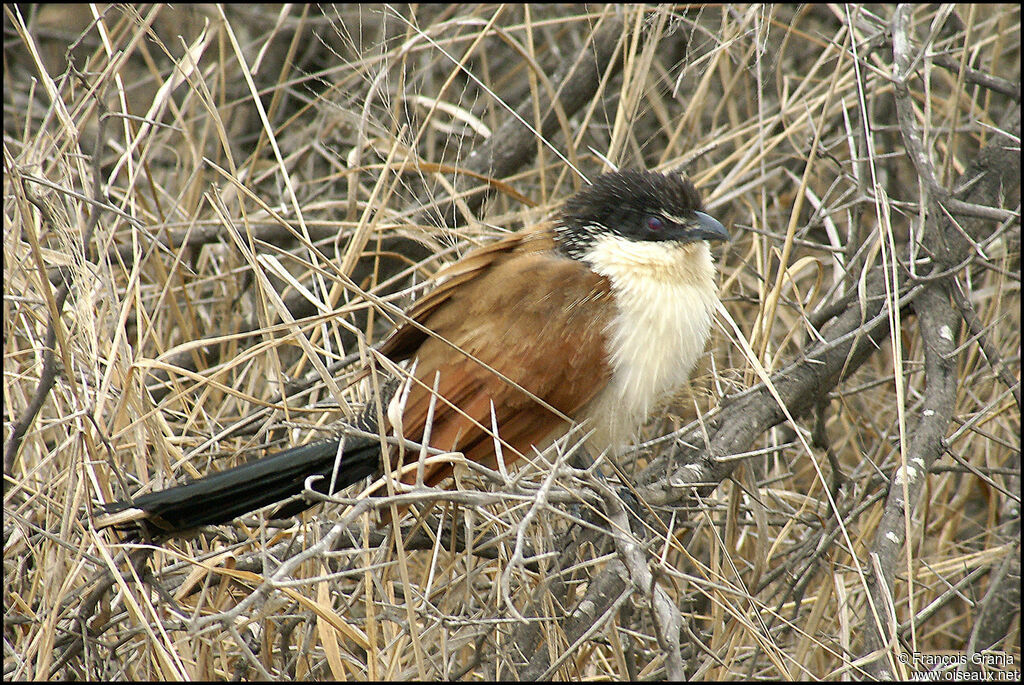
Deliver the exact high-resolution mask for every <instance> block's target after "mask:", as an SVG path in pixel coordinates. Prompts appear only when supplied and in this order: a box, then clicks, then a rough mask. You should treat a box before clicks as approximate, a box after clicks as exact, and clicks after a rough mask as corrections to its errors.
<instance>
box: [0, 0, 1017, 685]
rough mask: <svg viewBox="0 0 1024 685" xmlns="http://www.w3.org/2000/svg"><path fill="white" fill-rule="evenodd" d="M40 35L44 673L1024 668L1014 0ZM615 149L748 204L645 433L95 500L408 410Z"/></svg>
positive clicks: (466, 8) (30, 25) (19, 571)
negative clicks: (502, 276)
mask: <svg viewBox="0 0 1024 685" xmlns="http://www.w3.org/2000/svg"><path fill="white" fill-rule="evenodd" d="M4 39H5V46H4V64H5V69H4V180H3V211H4V350H3V352H4V377H3V392H4V448H5V461H4V576H5V583H4V606H5V614H4V619H5V620H4V637H5V642H4V677H5V679H8V680H24V679H51V678H52V679H64V678H71V679H86V678H88V679H95V680H115V679H137V680H158V679H178V678H182V679H186V678H187V679H232V678H240V679H279V678H280V679H285V678H296V679H337V680H366V679H402V680H408V679H451V678H455V679H467V680H482V679H507V678H523V679H526V678H530V679H532V678H559V679H572V680H595V679H624V678H632V679H650V678H670V679H676V678H681V677H684V676H686V677H690V678H694V679H699V680H711V679H741V678H743V679H746V678H768V679H786V678H793V679H829V680H840V679H846V678H856V679H860V678H871V677H908V676H909V675H911V674H913V673H917V672H921V671H924V670H931V669H934V668H936V663H937V662H938V661H942V660H943V659H944V662H943V663H945V664H946V665H947V667H948V665H949V664H953V667H955V666H956V664H957V663H960V662H963V664H964V667H965V668H969V669H974V670H987V671H1005V672H1014V671H1015V672H1017V673H1019V668H1020V656H1021V655H1020V613H1019V612H1020V593H1019V588H1020V565H1019V554H1020V342H1021V340H1020V330H1021V320H1020V218H1019V217H1020V215H1019V211H1020V166H1019V165H1020V162H1019V152H1018V151H1019V135H1020V110H1019V108H1020V104H1019V103H1020V60H1021V54H1020V15H1019V8H1018V6H1017V5H991V6H985V7H982V6H978V5H964V6H949V5H943V6H939V7H936V6H932V5H929V6H913V7H901V8H897V7H895V6H872V8H871V9H868V8H867V7H863V6H856V5H851V6H836V5H827V6H826V5H805V6H791V5H780V6H743V5H739V6H737V5H729V6H722V7H717V6H716V7H705V8H697V7H688V6H672V7H668V6H643V7H640V6H628V7H625V6H601V5H587V6H564V5H562V6H533V5H528V6H492V5H487V6H475V5H423V6H414V7H397V6H380V5H345V6H338V7H321V6H286V8H285V9H280V8H277V7H272V6H263V5H251V6H239V5H232V6H227V7H219V6H206V5H203V6H179V5H174V6H165V5H144V6H102V5H101V6H82V5H79V6H60V5H43V6H25V5H21V6H14V5H7V6H5V7H4ZM552 102H554V103H555V105H554V106H552V104H551V103H552ZM606 162H610V163H612V164H614V165H616V166H619V167H642V168H656V169H662V170H665V169H675V168H682V169H684V170H685V171H686V172H687V173H688V174H690V176H691V177H692V178H693V179H694V180H695V182H696V183H697V185H698V187H700V188H701V189H702V191H703V194H704V196H705V198H706V205H707V208H708V210H707V211H709V212H710V213H711V214H713V215H714V216H716V217H717V218H719V219H720V220H722V221H723V223H725V224H726V225H727V226H729V227H730V228H731V231H732V233H733V235H734V240H733V242H731V243H730V244H729V245H727V246H724V247H723V248H721V249H720V250H719V249H717V248H716V253H717V260H718V265H719V269H720V274H721V277H720V282H721V296H722V302H723V307H722V310H721V311H720V312H719V316H718V320H717V326H716V331H715V333H714V335H713V340H712V343H711V344H710V345H709V351H708V354H707V355H706V359H705V360H704V362H702V364H701V366H700V368H699V370H698V372H696V373H695V377H694V379H693V383H692V388H691V391H690V392H688V393H686V394H684V396H682V397H680V398H677V400H676V401H675V402H674V403H673V404H672V405H671V406H670V407H668V408H666V410H665V411H664V412H663V413H662V414H661V415H660V416H659V417H658V418H657V420H655V421H653V422H652V423H651V424H650V425H649V426H647V427H646V428H645V429H644V431H643V434H642V435H641V436H640V447H639V448H638V449H636V450H633V451H630V452H629V453H627V454H623V455H618V456H615V457H614V458H612V457H610V456H604V457H601V456H599V455H591V456H593V457H597V459H596V466H595V467H593V468H587V467H586V461H585V460H581V459H580V458H579V456H578V455H575V454H574V449H573V448H574V446H575V443H576V441H577V440H578V439H579V437H580V436H579V435H578V434H572V435H570V436H568V439H567V440H566V441H564V442H562V443H560V444H558V445H555V446H554V447H553V448H552V449H550V450H548V451H546V452H545V453H543V454H540V455H537V456H536V457H535V458H534V459H533V460H532V462H531V463H528V464H524V465H522V466H521V467H519V468H510V469H508V471H507V472H506V471H504V470H502V471H497V472H489V473H485V472H481V471H480V470H479V469H476V470H474V469H472V468H469V467H467V466H465V465H462V466H457V468H456V477H455V478H454V480H453V482H450V483H449V484H448V489H446V490H443V491H438V490H429V489H424V488H420V489H417V490H414V491H413V492H412V493H409V494H406V495H395V494H390V496H389V493H393V486H392V485H389V484H386V483H385V484H380V490H379V491H378V494H379V495H383V496H380V497H375V498H365V497H363V498H360V497H359V495H360V493H359V492H358V488H353V489H352V490H350V491H348V492H346V493H345V495H346V497H345V498H339V502H336V503H329V504H324V505H320V506H318V507H316V508H314V509H312V510H311V511H310V513H308V514H306V515H305V516H304V517H303V519H302V521H299V522H296V523H294V524H293V525H292V526H291V527H290V528H275V527H272V526H270V525H268V522H267V521H266V519H265V518H264V517H263V516H262V514H259V513H258V514H253V515H250V516H246V517H243V518H242V519H241V520H239V521H237V522H235V523H233V524H231V525H227V526H220V527H217V528H215V529H207V530H203V531H201V532H200V533H199V534H197V535H194V536H191V537H186V538H179V539H174V540H170V541H167V542H165V543H164V544H162V545H159V546H153V545H146V544H141V545H132V544H127V543H126V542H125V541H124V540H121V539H119V538H118V536H117V535H115V534H114V533H112V532H110V531H101V532H98V531H96V530H95V528H94V527H93V525H92V521H93V517H94V515H95V514H96V513H98V511H99V510H98V506H99V505H100V504H102V503H107V502H111V501H113V500H117V499H120V498H123V497H126V496H128V495H131V494H138V493H142V492H147V491H151V490H154V489H159V488H163V487H166V486H169V485H171V484H174V483H178V482H181V481H182V480H184V479H186V478H190V477H196V476H199V475H201V474H204V473H207V472H209V471H211V470H214V469H222V468H226V467H229V466H231V465H233V464H236V463H239V462H242V461H245V460H247V459H252V458H255V457H258V456H260V455H262V454H267V453H271V452H273V451H275V450H277V449H280V448H281V447H282V446H285V445H292V444H299V443H301V442H304V441H308V440H312V439H315V438H316V437H318V436H321V435H323V434H324V433H325V431H330V430H332V429H334V428H336V427H337V425H339V422H344V421H352V420H354V418H355V417H356V416H358V414H359V412H361V411H363V410H364V407H369V408H370V409H369V411H373V410H374V407H375V403H377V402H378V400H379V384H380V383H383V382H385V380H386V379H387V377H388V376H389V370H388V369H386V368H384V367H383V366H382V364H381V363H380V360H378V359H377V358H376V357H375V356H374V353H373V346H374V345H375V344H376V343H377V342H379V341H380V340H381V339H382V338H383V336H384V335H386V333H387V331H388V329H389V325H390V323H391V322H393V321H396V320H399V317H400V316H401V314H400V312H401V309H402V308H403V307H405V306H406V305H408V303H409V302H411V301H412V299H413V298H414V297H415V295H417V294H418V293H419V292H421V288H420V286H421V285H422V284H423V282H424V280H425V279H426V278H427V277H428V276H429V275H430V274H432V273H433V272H435V271H436V270H437V269H438V268H439V267H440V266H442V265H443V264H445V263H448V262H450V261H451V260H453V259H455V258H457V257H458V256H459V255H460V254H463V253H464V252H466V251H467V250H468V249H470V248H472V247H473V246H476V245H480V244H485V243H487V242H488V241H490V240H492V239H494V238H495V237H496V236H499V235H501V234H502V233H504V232H507V231H512V230H517V229H519V228H521V227H522V226H523V225H524V224H527V223H529V222H531V221H535V220H538V219H540V218H542V217H544V216H545V215H546V214H547V213H548V212H550V211H551V210H552V209H554V208H555V207H557V204H558V202H559V201H560V200H561V199H563V198H565V197H566V196H567V195H569V194H571V193H572V192H573V191H574V190H575V189H577V188H579V187H581V185H582V184H583V183H584V181H583V178H582V176H587V177H592V176H593V175H595V174H597V173H600V172H601V171H602V170H605V169H606V168H607V167H606ZM367 368H373V369H375V373H374V374H372V375H371V376H370V377H369V378H363V379H360V374H361V373H362V372H363V371H364V370H365V369H367ZM391 371H394V370H391ZM398 373H401V371H398ZM437 458H445V459H451V460H453V461H455V462H456V464H457V465H458V464H461V463H462V462H461V461H460V460H461V457H460V456H459V455H446V456H443V457H437ZM399 502H400V503H403V504H407V503H412V504H413V508H412V510H411V511H410V513H409V514H407V515H405V516H403V517H399V518H397V519H394V520H389V517H388V514H389V513H391V512H394V511H396V509H394V507H395V506H396V503H399ZM264 513H265V512H264ZM972 662H974V663H972Z"/></svg>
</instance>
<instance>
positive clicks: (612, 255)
mask: <svg viewBox="0 0 1024 685" xmlns="http://www.w3.org/2000/svg"><path fill="white" fill-rule="evenodd" d="M585 260H586V261H587V262H588V263H589V264H590V266H591V268H592V269H593V270H594V271H595V272H596V273H598V274H600V275H602V276H604V277H606V278H607V279H608V280H609V282H610V284H611V289H612V292H613V294H614V301H615V303H616V313H615V316H614V317H613V319H612V321H611V323H610V325H609V330H608V331H607V340H608V348H609V349H608V353H609V355H610V358H611V365H612V377H611V380H610V381H609V383H608V385H607V387H606V388H605V389H604V390H602V391H601V392H600V393H599V394H598V395H597V397H595V398H594V399H593V400H592V401H591V403H590V406H589V407H588V408H587V411H586V412H584V414H585V416H587V417H588V418H589V419H590V425H591V426H592V427H593V428H594V434H593V435H592V437H591V444H592V445H593V446H594V447H595V448H597V449H604V448H606V447H611V448H612V449H619V448H621V447H623V446H625V445H626V444H628V443H629V442H630V441H631V440H632V439H633V437H634V436H635V434H636V431H637V430H638V429H639V428H640V427H641V426H642V425H643V424H644V423H645V422H646V421H647V419H648V417H649V416H650V414H651V412H652V411H653V410H655V409H656V408H658V406H659V404H661V403H663V402H665V401H666V400H668V399H669V398H671V396H672V395H674V394H675V393H676V392H678V391H679V390H680V389H681V388H682V386H683V385H684V384H685V383H686V381H687V380H688V379H689V377H690V372H691V371H692V370H693V367H694V365H695V364H696V363H697V360H698V359H699V358H700V356H701V354H703V353H704V347H705V345H706V344H707V340H708V336H709V335H710V333H711V321H712V316H713V312H714V309H715V302H716V301H717V297H718V296H717V287H716V285H715V265H714V261H713V260H712V258H711V251H710V249H709V248H708V244H707V243H706V242H704V241H697V242H694V243H689V244H686V245H678V244H671V243H669V244H666V243H664V242H638V241H631V240H626V239H623V238H619V237H615V236H607V237H601V238H598V239H597V240H596V241H595V242H594V244H593V246H592V247H591V249H590V250H589V251H588V252H587V254H586V256H585Z"/></svg>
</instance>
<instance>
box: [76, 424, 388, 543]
mask: <svg viewBox="0 0 1024 685" xmlns="http://www.w3.org/2000/svg"><path fill="white" fill-rule="evenodd" d="M339 442H340V441H339V440H338V439H334V440H327V441H324V442H315V443H310V444H307V445H301V446H299V447H294V448H292V449H288V450H284V451H283V452H278V453H277V454H273V455H271V456H269V457H265V458H263V459H258V460H256V461H253V462H250V463H248V464H242V465H241V466H236V467H235V468H232V469H228V470H226V471H221V472H219V473H214V474H212V475H209V476H206V477H205V478H200V479H199V480H196V481H192V482H190V483H186V484H185V485H180V486H178V487H174V488H169V489H167V490H161V491H160V492H153V493H150V494H147V495H141V496H139V497H135V498H134V499H133V500H132V501H131V502H126V501H122V502H115V503H113V504H111V505H108V507H107V512H108V513H107V514H106V515H104V516H103V517H100V518H99V519H97V522H96V523H97V526H98V527H100V528H104V527H108V526H113V527H115V528H118V529H121V530H127V531H130V532H131V531H135V532H138V531H140V530H141V531H145V532H148V533H150V534H166V533H176V532H179V531H183V530H187V529H189V528H195V527H197V526H204V525H215V524H218V523H227V522H228V521H230V520H232V519H234V518H236V517H238V516H241V515H242V514H245V513H248V512H250V511H254V510H256V509H260V508H262V507H265V506H268V505H271V504H276V503H278V502H282V501H284V500H286V499H288V498H290V497H293V496H294V495H298V494H300V493H301V492H302V491H303V489H304V487H305V483H306V480H307V479H308V478H309V477H310V476H323V477H322V478H320V479H318V480H317V481H315V482H314V483H313V489H314V490H316V491H318V492H322V493H325V494H327V491H328V488H329V487H330V482H331V475H332V473H333V471H334V462H335V458H336V456H337V453H338V445H339ZM379 468H380V446H379V445H378V444H376V443H374V442H372V441H369V440H365V441H357V442H356V443H355V444H353V442H352V441H351V440H346V443H345V450H344V452H343V454H342V458H341V463H340V464H339V466H338V473H337V477H336V481H335V487H334V491H335V492H337V491H338V490H341V489H342V488H345V487H348V486H349V485H352V484H353V483H357V482H359V481H360V480H362V479H363V478H365V477H366V476H369V475H371V474H373V473H375V472H376V471H378V470H379ZM310 506H312V503H310V502H307V501H305V500H302V499H299V500H296V501H294V502H289V503H287V504H285V505H283V506H282V507H280V508H278V509H277V510H276V511H275V512H274V516H275V517H278V518H284V517H287V516H293V515H295V514H298V513H299V512H301V511H304V510H305V509H308V508H309V507H310ZM128 511H132V512H133V515H132V516H131V517H124V516H118V514H117V512H128Z"/></svg>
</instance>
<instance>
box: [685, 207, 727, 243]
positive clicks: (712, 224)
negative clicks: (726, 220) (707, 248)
mask: <svg viewBox="0 0 1024 685" xmlns="http://www.w3.org/2000/svg"><path fill="white" fill-rule="evenodd" d="M694 214H695V215H696V216H697V227H696V228H695V229H694V230H693V231H692V232H693V233H694V234H695V235H696V237H697V239H698V240H708V241H711V240H719V241H726V242H728V241H729V232H728V231H726V230H725V226H723V225H722V224H721V223H719V221H718V219H716V218H715V217H713V216H711V215H709V214H705V213H704V212H694Z"/></svg>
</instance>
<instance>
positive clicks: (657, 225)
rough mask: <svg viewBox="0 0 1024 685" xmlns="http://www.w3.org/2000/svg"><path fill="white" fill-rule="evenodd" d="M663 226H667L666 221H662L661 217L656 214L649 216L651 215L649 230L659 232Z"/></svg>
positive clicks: (648, 220)
mask: <svg viewBox="0 0 1024 685" xmlns="http://www.w3.org/2000/svg"><path fill="white" fill-rule="evenodd" d="M663 228H665V222H664V221H662V220H661V219H660V218H659V217H656V216H649V217H647V229H648V230H649V231H653V232H654V233H657V232H658V231H660V230H662V229H663Z"/></svg>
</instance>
